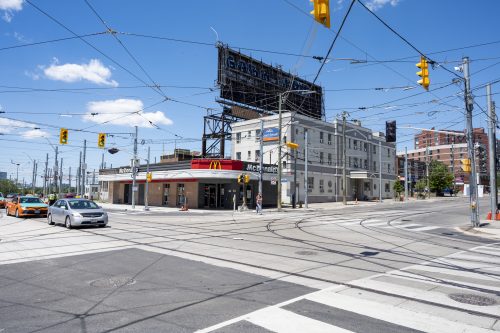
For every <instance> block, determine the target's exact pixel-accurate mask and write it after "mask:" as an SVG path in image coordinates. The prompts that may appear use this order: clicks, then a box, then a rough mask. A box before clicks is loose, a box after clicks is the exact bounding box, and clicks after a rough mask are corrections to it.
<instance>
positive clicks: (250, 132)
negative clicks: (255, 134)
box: [247, 131, 252, 139]
mask: <svg viewBox="0 0 500 333" xmlns="http://www.w3.org/2000/svg"><path fill="white" fill-rule="evenodd" d="M247 137H248V138H249V139H250V138H251V137H252V131H248V133H247Z"/></svg>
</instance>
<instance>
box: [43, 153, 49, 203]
mask: <svg viewBox="0 0 500 333" xmlns="http://www.w3.org/2000/svg"><path fill="white" fill-rule="evenodd" d="M48 167H49V153H47V157H46V159H45V170H44V172H43V196H44V197H45V196H46V195H47V192H48V191H47V169H48Z"/></svg>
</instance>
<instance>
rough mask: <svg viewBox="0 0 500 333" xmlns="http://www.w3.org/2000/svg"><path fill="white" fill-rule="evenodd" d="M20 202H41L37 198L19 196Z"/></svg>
mask: <svg viewBox="0 0 500 333" xmlns="http://www.w3.org/2000/svg"><path fill="white" fill-rule="evenodd" d="M19 200H20V201H19V202H20V203H22V204H23V203H43V201H42V200H40V199H39V198H20V199H19Z"/></svg>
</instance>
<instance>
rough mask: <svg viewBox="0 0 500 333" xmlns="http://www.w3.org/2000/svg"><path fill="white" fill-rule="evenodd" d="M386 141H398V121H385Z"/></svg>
mask: <svg viewBox="0 0 500 333" xmlns="http://www.w3.org/2000/svg"><path fill="white" fill-rule="evenodd" d="M385 142H396V121H395V120H393V121H386V122H385Z"/></svg>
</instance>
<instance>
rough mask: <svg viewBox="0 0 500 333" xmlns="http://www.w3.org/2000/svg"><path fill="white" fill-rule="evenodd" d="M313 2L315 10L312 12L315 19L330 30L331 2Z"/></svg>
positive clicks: (324, 0) (312, 0)
mask: <svg viewBox="0 0 500 333" xmlns="http://www.w3.org/2000/svg"><path fill="white" fill-rule="evenodd" d="M311 2H312V3H313V5H314V9H313V10H312V11H311V14H312V15H314V19H315V20H316V21H317V22H319V23H321V24H323V25H324V26H325V27H327V28H330V0H311Z"/></svg>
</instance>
